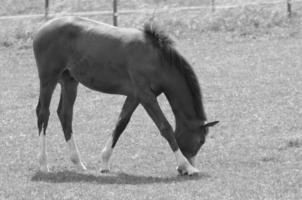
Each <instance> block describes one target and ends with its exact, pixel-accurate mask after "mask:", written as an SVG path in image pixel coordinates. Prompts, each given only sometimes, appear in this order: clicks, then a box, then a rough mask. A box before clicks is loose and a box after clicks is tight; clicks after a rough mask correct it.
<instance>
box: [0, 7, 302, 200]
mask: <svg viewBox="0 0 302 200" xmlns="http://www.w3.org/2000/svg"><path fill="white" fill-rule="evenodd" d="M129 2H132V1H129ZM149 2H151V1H149ZM167 2H168V1H167ZM177 2H181V1H177ZM182 2H184V1H182ZM192 2H193V1H192ZM196 2H197V1H196ZM32 5H34V4H32ZM300 13H301V12H300V11H299V10H295V15H294V17H293V18H292V19H290V20H288V19H287V18H286V17H285V14H284V12H283V11H282V10H280V9H279V8H278V7H276V8H273V9H271V7H269V8H267V7H261V8H259V7H256V8H242V9H241V8H239V9H231V10H226V11H223V12H217V13H216V14H211V15H208V14H204V13H201V12H181V13H172V12H167V13H164V14H158V15H157V14H156V15H154V16H150V15H148V14H146V15H139V16H137V15H127V16H121V17H120V18H119V20H120V21H119V22H120V26H134V27H141V26H142V24H143V23H144V22H145V21H147V20H150V19H152V20H154V21H155V22H156V23H158V24H159V25H160V26H162V27H163V28H164V29H165V30H166V31H167V32H168V33H170V34H171V35H173V37H175V38H176V39H177V44H178V48H179V49H180V50H181V52H183V54H184V55H185V56H186V58H187V59H188V60H189V61H190V63H192V65H193V67H194V69H195V71H196V73H197V76H198V78H199V80H200V84H201V87H202V91H203V94H204V103H205V107H206V111H207V114H208V118H209V120H220V121H221V123H220V125H218V126H217V127H215V128H213V129H212V130H211V132H210V135H209V137H208V139H207V141H206V143H205V145H204V146H203V148H202V150H201V152H200V153H199V155H198V165H197V166H198V168H199V169H200V170H201V174H200V176H198V177H179V176H178V175H177V172H176V170H175V167H176V166H175V160H174V156H173V154H172V152H171V150H170V149H169V147H168V144H167V142H166V141H165V140H164V139H163V138H162V137H161V136H160V134H159V132H158V130H157V129H156V127H155V125H154V124H153V122H152V121H151V120H150V118H149V117H148V116H147V114H146V112H145V111H144V110H143V109H142V108H141V107H139V108H138V109H137V110H136V112H135V113H134V115H133V117H132V119H131V122H130V124H129V126H128V127H127V129H126V131H125V133H124V134H123V136H122V137H121V139H120V141H119V143H118V145H117V147H116V150H115V153H114V155H113V158H112V164H113V167H112V173H110V174H106V175H104V174H101V173H100V172H99V171H98V169H99V167H100V164H101V163H100V152H101V149H102V148H103V146H104V144H105V142H106V140H107V138H108V137H109V135H110V133H111V131H112V129H113V127H114V124H115V121H116V119H117V116H118V114H119V112H120V109H121V105H122V103H123V100H124V97H122V96H114V95H107V94H102V93H97V92H94V91H91V90H88V89H86V88H84V87H82V86H80V88H79V94H78V98H77V102H76V105H75V113H74V132H75V136H76V139H77V141H78V146H79V149H80V152H81V154H82V157H83V160H84V162H85V163H86V164H87V167H88V171H87V172H79V171H76V170H75V169H74V168H73V166H72V165H71V164H70V161H69V159H68V152H67V147H66V144H65V141H64V139H63V133H62V131H61V127H60V125H59V121H58V118H57V116H56V112H55V111H56V107H57V104H58V97H59V87H58V88H57V89H56V91H55V93H54V97H53V100H52V104H51V117H50V122H49V128H48V155H49V163H50V169H51V172H50V173H48V174H44V173H41V172H39V171H38V164H37V158H36V155H37V153H38V137H37V128H36V116H35V106H36V103H37V99H38V90H39V88H38V77H37V70H36V66H35V61H34V58H33V53H32V46H31V43H32V36H33V33H34V32H35V31H36V30H37V27H39V26H40V25H41V24H42V23H43V22H44V21H43V20H41V19H35V20H33V21H3V20H2V21H0V26H1V27H5V28H4V29H1V30H0V72H1V73H0V158H1V162H0V199H9V200H14V199H29V200H32V199H37V200H40V199H66V200H67V199H102V200H103V199H211V200H212V199H217V200H221V199H238V200H241V199H251V200H252V199H253V200H254V199H259V200H260V199H274V200H275V199H280V200H283V199H289V200H299V199H302V194H301V190H302V173H301V170H302V154H301V153H302V149H301V148H302V136H301V130H302V126H301V123H300V121H301V117H302V109H301V108H302V80H301V77H302V68H301V66H302V57H301V55H302V48H301V46H302V38H301V36H300V35H301V31H300V28H301V24H300V21H301V20H300V19H301V17H300V16H301V15H300ZM175 16H177V17H175ZM94 18H95V19H98V20H102V21H105V22H108V23H111V17H110V16H105V17H104V16H101V17H100V16H98V17H94ZM159 99H160V103H161V106H162V108H163V110H164V112H165V114H166V116H167V117H168V119H169V121H170V122H171V123H172V124H173V115H172V113H171V110H170V107H169V105H168V103H167V101H166V100H165V98H164V97H163V96H160V97H159Z"/></svg>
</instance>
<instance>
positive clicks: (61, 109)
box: [57, 71, 86, 170]
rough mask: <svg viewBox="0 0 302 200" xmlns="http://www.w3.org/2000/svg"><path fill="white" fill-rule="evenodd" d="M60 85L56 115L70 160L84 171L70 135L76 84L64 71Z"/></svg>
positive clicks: (67, 72) (84, 168) (72, 137)
mask: <svg viewBox="0 0 302 200" xmlns="http://www.w3.org/2000/svg"><path fill="white" fill-rule="evenodd" d="M60 83H61V98H60V102H59V106H58V110H57V113H58V116H59V119H60V121H61V125H62V129H63V132H64V136H65V140H66V142H67V144H68V148H69V150H70V159H71V161H72V162H73V163H74V164H75V165H76V166H77V167H78V168H79V169H82V170H86V167H85V165H84V164H83V163H82V161H81V158H80V155H79V151H78V148H77V145H76V142H75V139H74V136H73V134H72V115H73V106H74V102H75V99H76V96H77V87H78V82H77V81H76V80H75V79H74V78H73V77H72V76H71V75H70V73H69V71H64V72H63V73H62V76H61V79H60Z"/></svg>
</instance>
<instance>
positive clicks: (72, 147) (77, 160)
mask: <svg viewBox="0 0 302 200" xmlns="http://www.w3.org/2000/svg"><path fill="white" fill-rule="evenodd" d="M67 145H68V148H69V151H70V160H71V162H72V163H73V164H75V165H76V166H77V167H78V168H79V169H80V170H86V169H87V168H86V167H85V165H84V164H83V163H82V161H81V157H80V154H79V151H78V147H77V144H76V141H75V140H74V138H73V135H72V136H71V138H70V139H69V140H68V141H67Z"/></svg>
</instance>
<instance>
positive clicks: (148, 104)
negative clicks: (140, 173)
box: [140, 89, 199, 175]
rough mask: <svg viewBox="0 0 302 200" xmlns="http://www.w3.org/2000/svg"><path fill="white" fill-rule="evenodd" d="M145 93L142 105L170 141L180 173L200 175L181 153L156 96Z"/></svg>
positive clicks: (145, 91)
mask: <svg viewBox="0 0 302 200" xmlns="http://www.w3.org/2000/svg"><path fill="white" fill-rule="evenodd" d="M143 91H144V92H142V93H141V94H140V100H141V103H142V105H143V107H144V108H145V109H146V111H147V112H148V114H149V115H150V117H151V118H152V120H153V121H154V123H155V124H156V126H157V127H158V129H159V130H160V133H161V135H162V136H163V137H164V138H165V139H166V140H167V141H168V143H169V145H170V147H171V149H172V151H173V152H174V155H175V158H176V162H177V170H178V172H179V173H180V174H182V175H193V174H197V173H199V170H198V169H196V168H194V167H193V166H192V165H191V164H190V163H189V161H188V160H187V159H186V158H185V156H184V155H183V154H182V152H181V151H180V149H179V146H178V144H177V141H176V138H175V134H174V132H173V129H172V127H171V125H170V124H169V122H168V120H167V119H166V117H165V116H164V114H163V112H162V110H161V108H160V106H159V104H158V101H157V99H156V96H155V95H154V94H153V93H152V91H148V90H146V89H145V90H143Z"/></svg>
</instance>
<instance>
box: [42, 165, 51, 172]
mask: <svg viewBox="0 0 302 200" xmlns="http://www.w3.org/2000/svg"><path fill="white" fill-rule="evenodd" d="M40 171H41V172H45V173H47V172H49V167H48V165H40Z"/></svg>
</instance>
